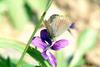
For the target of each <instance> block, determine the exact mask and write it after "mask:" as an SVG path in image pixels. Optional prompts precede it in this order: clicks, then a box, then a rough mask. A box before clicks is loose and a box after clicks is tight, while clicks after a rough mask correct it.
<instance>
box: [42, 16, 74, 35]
mask: <svg viewBox="0 0 100 67" xmlns="http://www.w3.org/2000/svg"><path fill="white" fill-rule="evenodd" d="M44 24H45V26H46V28H47V30H48V32H49V33H50V36H59V35H61V34H62V33H64V32H65V31H66V30H68V31H69V32H70V33H71V31H70V28H74V25H75V23H73V22H72V21H71V20H70V19H69V18H68V17H65V16H63V15H58V14H54V15H52V16H50V18H49V19H48V20H47V21H45V22H44Z"/></svg>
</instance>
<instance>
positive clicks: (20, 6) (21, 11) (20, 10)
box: [6, 0, 29, 29]
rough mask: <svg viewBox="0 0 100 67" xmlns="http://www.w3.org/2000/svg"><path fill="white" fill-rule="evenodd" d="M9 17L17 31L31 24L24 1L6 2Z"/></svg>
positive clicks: (7, 0) (12, 0)
mask: <svg viewBox="0 0 100 67" xmlns="http://www.w3.org/2000/svg"><path fill="white" fill-rule="evenodd" d="M6 4H7V8H8V15H9V18H10V20H12V21H11V24H13V26H14V27H15V28H17V29H23V27H24V26H25V25H26V24H27V23H28V22H29V18H28V16H27V13H26V11H25V8H24V0H6Z"/></svg>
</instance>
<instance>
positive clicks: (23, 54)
mask: <svg viewBox="0 0 100 67" xmlns="http://www.w3.org/2000/svg"><path fill="white" fill-rule="evenodd" d="M51 4H52V0H51V1H50V3H49V5H48V6H47V8H46V10H45V11H44V13H43V15H42V16H41V18H40V21H39V23H38V24H37V25H36V27H35V30H34V31H33V33H32V35H31V37H30V39H29V41H28V43H27V45H26V47H25V49H24V51H23V53H22V55H21V57H20V59H19V61H18V63H17V67H19V65H20V63H21V61H22V60H23V58H24V56H25V54H26V52H27V49H28V48H29V46H30V43H31V42H32V38H33V37H34V35H35V33H36V32H37V30H38V28H39V27H40V25H41V23H42V21H43V19H44V17H45V15H46V12H47V10H48V9H49V7H50V5H51Z"/></svg>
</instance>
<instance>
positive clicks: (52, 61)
mask: <svg viewBox="0 0 100 67" xmlns="http://www.w3.org/2000/svg"><path fill="white" fill-rule="evenodd" d="M46 54H47V55H48V61H49V63H50V64H51V65H52V67H57V61H56V58H55V57H54V55H53V54H52V53H50V52H49V51H47V52H46Z"/></svg>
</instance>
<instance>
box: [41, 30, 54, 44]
mask: <svg viewBox="0 0 100 67" xmlns="http://www.w3.org/2000/svg"><path fill="white" fill-rule="evenodd" d="M40 37H41V39H42V41H44V42H45V41H47V42H48V43H49V44H50V45H51V44H52V41H51V39H50V36H49V33H48V31H47V30H46V29H43V30H41V33H40Z"/></svg>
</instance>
